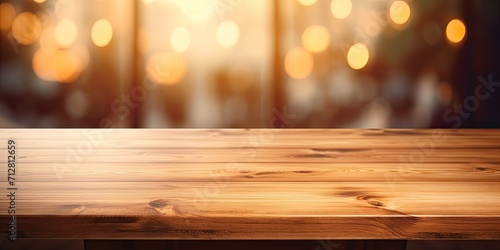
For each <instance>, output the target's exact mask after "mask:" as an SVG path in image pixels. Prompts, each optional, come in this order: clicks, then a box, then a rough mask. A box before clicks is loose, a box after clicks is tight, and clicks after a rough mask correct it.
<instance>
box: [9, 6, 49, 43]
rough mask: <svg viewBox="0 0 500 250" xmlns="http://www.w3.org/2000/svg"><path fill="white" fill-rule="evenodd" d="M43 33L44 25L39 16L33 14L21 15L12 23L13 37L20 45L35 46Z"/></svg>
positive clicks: (24, 13)
mask: <svg viewBox="0 0 500 250" xmlns="http://www.w3.org/2000/svg"><path fill="white" fill-rule="evenodd" d="M41 32H42V23H41V22H40V19H39V18H38V16H37V15H35V14H33V13H31V12H23V13H21V14H19V15H18V16H17V17H16V18H15V19H14V21H13V22H12V35H13V36H14V39H16V41H17V42H18V43H19V44H22V45H31V44H33V43H34V42H35V41H36V40H37V39H38V37H39V36H40V33H41Z"/></svg>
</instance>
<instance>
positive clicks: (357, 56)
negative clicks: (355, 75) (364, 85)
mask: <svg viewBox="0 0 500 250" xmlns="http://www.w3.org/2000/svg"><path fill="white" fill-rule="evenodd" d="M369 58H370V52H369V51H368V48H367V47H366V46H365V45H364V44H362V43H357V44H354V45H353V46H352V47H351V48H350V49H349V51H348V52H347V63H348V64H349V66H351V68H353V69H356V70H359V69H362V68H364V67H365V66H366V64H367V63H368V59H369Z"/></svg>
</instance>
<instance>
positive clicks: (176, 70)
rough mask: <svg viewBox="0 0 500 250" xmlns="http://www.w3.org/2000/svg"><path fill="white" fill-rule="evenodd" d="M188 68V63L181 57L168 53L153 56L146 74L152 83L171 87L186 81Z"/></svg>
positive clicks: (147, 65) (147, 66)
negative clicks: (185, 76) (183, 80)
mask: <svg viewBox="0 0 500 250" xmlns="http://www.w3.org/2000/svg"><path fill="white" fill-rule="evenodd" d="M186 67H187V66H186V62H185V60H184V58H183V57H182V56H181V55H179V54H177V53H173V52H166V53H161V54H154V55H152V56H151V57H150V58H149V60H148V62H147V64H146V72H147V74H148V77H149V78H150V79H151V80H152V81H154V82H157V83H160V84H167V85H171V84H176V83H179V82H180V81H181V80H182V79H184V75H185V74H186V70H187V69H186Z"/></svg>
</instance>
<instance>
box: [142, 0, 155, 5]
mask: <svg viewBox="0 0 500 250" xmlns="http://www.w3.org/2000/svg"><path fill="white" fill-rule="evenodd" d="M152 2H154V0H142V3H143V4H144V5H149V4H151V3H152Z"/></svg>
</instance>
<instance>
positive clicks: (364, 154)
mask: <svg viewBox="0 0 500 250" xmlns="http://www.w3.org/2000/svg"><path fill="white" fill-rule="evenodd" d="M360 147H362V146H360ZM17 152H18V153H17V162H19V163H20V164H22V163H35V162H45V163H47V162H49V163H57V162H59V163H64V162H81V163H96V162H101V163H108V162H123V163H125V162H134V163H152V162H164V163H173V162H178V163H179V162H182V163H184V162H185V163H188V162H200V163H213V162H219V163H220V162H265V163H287V162H304V163H305V162H313V163H314V162H324V163H366V162H378V163H382V162H399V163H404V162H405V161H410V160H412V162H413V161H414V162H415V163H420V162H441V163H443V162H459V163H463V162H468V163H480V162H490V163H498V162H500V157H499V155H500V149H434V150H432V151H429V152H427V151H425V152H423V151H420V150H418V149H411V148H410V149H391V150H382V149H357V150H336V149H332V150H317V149H308V148H304V149H265V150H255V149H239V150H237V149H236V150H227V149H99V150H88V151H64V150H61V149H44V148H43V149H23V147H22V145H19V144H18V151H17ZM6 162H7V155H6V154H2V155H1V156H0V163H6Z"/></svg>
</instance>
